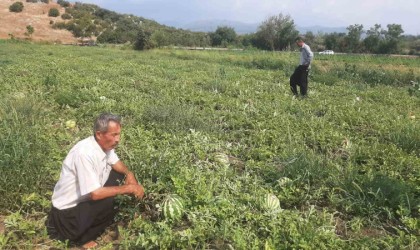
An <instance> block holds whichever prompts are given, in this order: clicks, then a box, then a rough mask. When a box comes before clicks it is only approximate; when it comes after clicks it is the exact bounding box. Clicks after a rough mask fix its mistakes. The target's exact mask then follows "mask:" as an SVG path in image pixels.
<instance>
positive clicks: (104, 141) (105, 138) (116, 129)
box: [95, 121, 121, 151]
mask: <svg viewBox="0 0 420 250" xmlns="http://www.w3.org/2000/svg"><path fill="white" fill-rule="evenodd" d="M95 135H96V141H97V142H98V144H99V146H101V148H102V150H103V151H109V150H111V149H113V148H115V147H116V146H117V145H118V143H119V142H120V135H121V125H120V124H118V123H116V122H113V121H110V122H109V124H108V131H106V132H100V131H96V133H95Z"/></svg>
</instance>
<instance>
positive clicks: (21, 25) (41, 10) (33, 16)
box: [0, 0, 77, 44]
mask: <svg viewBox="0 0 420 250" xmlns="http://www.w3.org/2000/svg"><path fill="white" fill-rule="evenodd" d="M14 2H16V0H0V39H10V37H11V35H13V37H15V38H20V39H27V38H29V37H28V36H27V35H25V32H26V31H27V29H26V26H28V25H31V26H32V27H33V28H34V33H33V34H32V35H31V37H30V39H31V40H33V41H45V42H53V43H62V44H76V43H77V39H76V38H75V37H74V36H73V34H72V33H71V32H70V31H68V30H60V29H53V28H52V25H51V24H50V21H53V22H54V23H55V22H62V21H63V19H62V18H61V14H63V13H65V9H64V8H63V7H61V6H60V5H58V4H57V3H56V2H52V1H50V3H49V4H45V3H42V2H39V3H28V2H26V1H24V0H21V2H22V3H23V5H24V7H23V11H22V12H20V13H15V12H10V11H9V6H10V5H12V4H13V3H14ZM51 8H57V9H58V10H59V11H60V16H58V17H49V16H48V11H49V10H50V9H51Z"/></svg>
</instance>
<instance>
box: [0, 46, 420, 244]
mask: <svg viewBox="0 0 420 250" xmlns="http://www.w3.org/2000/svg"><path fill="white" fill-rule="evenodd" d="M298 60H299V54H298V53H294V52H281V53H280V52H262V51H253V50H250V51H247V50H245V51H187V50H175V49H160V50H151V51H145V52H139V51H134V50H131V49H128V48H126V47H111V46H96V47H76V46H62V45H48V44H31V43H28V42H16V41H10V40H8V41H5V40H3V41H2V40H0V86H1V88H0V97H1V98H0V168H1V175H0V197H1V202H0V223H1V224H0V225H1V226H0V249H65V248H71V247H72V246H69V245H68V244H67V243H66V242H59V241H55V240H51V239H49V238H48V236H47V233H46V228H45V226H44V222H45V220H46V214H47V213H48V211H49V209H50V206H51V202H50V199H51V194H52V190H53V187H54V185H55V183H56V181H57V180H58V177H59V174H60V169H61V163H62V161H63V159H64V157H65V156H66V155H67V153H68V151H69V150H70V148H71V147H72V146H73V145H74V144H75V143H76V142H77V141H79V140H81V139H83V138H85V137H87V136H90V135H91V134H92V126H93V121H94V119H95V118H96V117H97V116H98V115H99V114H100V113H102V112H112V113H116V114H120V115H121V116H122V118H123V128H122V139H121V142H120V145H119V146H118V148H117V149H116V151H117V153H118V155H119V157H120V158H121V159H122V160H123V161H124V162H125V163H126V165H127V166H128V167H129V168H130V169H131V170H132V171H133V172H134V173H135V175H136V176H137V179H138V180H139V181H140V182H141V183H142V184H143V186H144V187H145V190H146V194H145V197H144V199H143V200H141V201H137V200H135V199H134V198H133V197H130V196H121V197H117V201H118V206H119V207H120V212H119V214H118V216H117V217H116V218H115V219H116V222H115V225H114V227H115V228H118V231H119V237H118V238H117V239H113V240H107V237H105V236H104V237H102V238H101V239H98V243H99V248H100V249H266V250H268V249H419V248H420V217H419V216H420V87H419V83H420V59H419V58H418V57H417V58H403V57H391V56H370V55H333V56H330V55H324V56H323V55H318V54H316V55H315V59H314V62H313V67H312V70H311V73H310V80H309V81H310V83H309V88H310V89H309V94H308V97H307V98H294V97H293V96H292V95H291V91H290V89H289V83H288V78H289V76H290V74H292V72H293V70H294V68H295V66H296V64H297V63H298ZM66 124H67V125H66ZM69 124H71V125H69ZM169 199H170V200H171V201H173V203H172V206H173V207H172V208H173V210H171V211H169V210H168V211H166V213H165V211H164V207H165V206H166V205H167V202H168V200H169ZM165 202H166V203H165ZM165 204H166V205H165ZM171 213H175V214H172V216H173V217H171V215H169V214H171ZM165 215H166V216H165Z"/></svg>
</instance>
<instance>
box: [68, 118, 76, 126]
mask: <svg viewBox="0 0 420 250" xmlns="http://www.w3.org/2000/svg"><path fill="white" fill-rule="evenodd" d="M74 127H76V121H75V120H68V121H66V128H74Z"/></svg>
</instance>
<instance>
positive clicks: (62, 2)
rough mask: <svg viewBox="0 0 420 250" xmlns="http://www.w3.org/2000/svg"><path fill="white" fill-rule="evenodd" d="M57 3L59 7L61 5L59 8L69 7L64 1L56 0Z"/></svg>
mask: <svg viewBox="0 0 420 250" xmlns="http://www.w3.org/2000/svg"><path fill="white" fill-rule="evenodd" d="M57 3H58V4H59V5H61V7H69V6H70V3H69V2H68V1H64V0H57Z"/></svg>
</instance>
